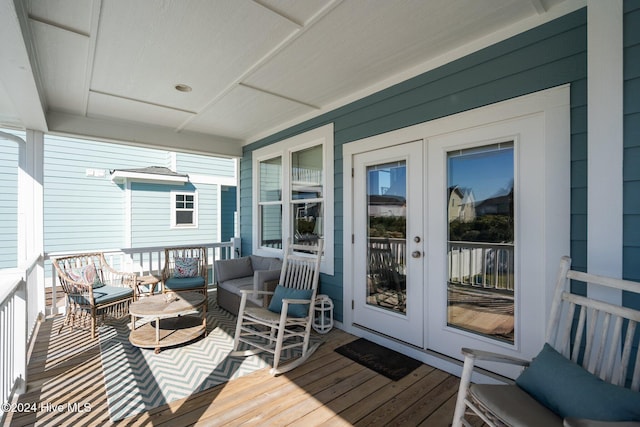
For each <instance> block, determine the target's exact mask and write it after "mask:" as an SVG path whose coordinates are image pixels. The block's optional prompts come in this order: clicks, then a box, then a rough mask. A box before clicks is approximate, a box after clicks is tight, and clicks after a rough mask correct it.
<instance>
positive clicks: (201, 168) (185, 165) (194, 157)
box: [176, 153, 235, 178]
mask: <svg viewBox="0 0 640 427" xmlns="http://www.w3.org/2000/svg"><path fill="white" fill-rule="evenodd" d="M234 164H235V160H233V159H223V158H221V157H211V156H202V155H198V154H187V153H177V154H176V169H177V171H178V172H180V173H186V174H190V173H194V174H199V175H215V176H219V177H225V178H232V177H234V171H235V167H234Z"/></svg>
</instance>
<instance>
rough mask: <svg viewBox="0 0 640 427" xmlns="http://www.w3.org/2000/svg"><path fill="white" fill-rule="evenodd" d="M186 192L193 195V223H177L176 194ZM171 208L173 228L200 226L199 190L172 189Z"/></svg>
mask: <svg viewBox="0 0 640 427" xmlns="http://www.w3.org/2000/svg"><path fill="white" fill-rule="evenodd" d="M179 194H184V195H188V196H193V224H176V196H177V195H179ZM169 203H170V205H169V206H170V209H171V226H170V228H171V229H181V230H182V229H185V228H198V191H171V195H170V200H169Z"/></svg>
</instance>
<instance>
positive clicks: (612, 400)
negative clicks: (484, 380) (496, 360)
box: [516, 344, 640, 421]
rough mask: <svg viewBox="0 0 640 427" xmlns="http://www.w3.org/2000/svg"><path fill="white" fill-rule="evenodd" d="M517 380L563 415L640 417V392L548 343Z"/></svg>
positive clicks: (608, 418) (601, 418)
mask: <svg viewBox="0 0 640 427" xmlns="http://www.w3.org/2000/svg"><path fill="white" fill-rule="evenodd" d="M516 384H517V385H518V386H519V387H520V388H522V389H523V390H524V391H526V392H527V393H529V394H530V395H531V396H532V397H533V398H535V399H536V400H537V401H538V402H540V403H542V404H543V405H544V406H546V407H547V408H549V409H551V410H552V411H553V412H555V413H556V414H558V415H560V416H561V417H562V418H566V417H574V418H588V419H591V420H599V421H640V393H639V392H637V391H632V390H630V389H627V388H624V387H619V386H616V385H613V384H609V383H606V382H604V381H602V380H601V379H600V378H598V377H596V376H595V375H592V374H591V373H590V372H588V371H587V370H585V369H583V368H582V367H581V366H580V365H577V364H575V363H573V362H572V361H570V360H568V359H566V358H565V357H564V356H562V355H561V354H560V353H558V352H557V351H556V350H554V349H553V347H551V346H550V345H549V344H545V345H544V348H543V349H542V351H541V352H540V353H539V354H538V356H536V358H535V359H533V361H532V362H531V365H530V366H529V368H527V369H525V370H524V372H523V373H522V374H521V375H520V376H519V377H518V378H517V379H516Z"/></svg>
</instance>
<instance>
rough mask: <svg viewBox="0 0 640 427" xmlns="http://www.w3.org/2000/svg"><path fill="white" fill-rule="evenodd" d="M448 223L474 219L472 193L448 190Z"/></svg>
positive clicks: (474, 209)
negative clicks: (455, 220) (456, 220)
mask: <svg viewBox="0 0 640 427" xmlns="http://www.w3.org/2000/svg"><path fill="white" fill-rule="evenodd" d="M448 213H449V222H451V221H453V220H454V219H458V220H460V221H462V222H468V221H473V220H474V219H476V201H475V198H474V196H473V191H472V190H470V189H468V188H460V187H455V188H452V189H450V190H449V209H448Z"/></svg>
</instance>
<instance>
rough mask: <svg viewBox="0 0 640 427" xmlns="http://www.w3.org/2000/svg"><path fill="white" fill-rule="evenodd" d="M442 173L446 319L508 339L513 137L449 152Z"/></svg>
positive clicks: (511, 298) (511, 294) (511, 319)
mask: <svg viewBox="0 0 640 427" xmlns="http://www.w3.org/2000/svg"><path fill="white" fill-rule="evenodd" d="M447 174H448V190H449V193H448V208H447V212H448V259H449V272H448V283H447V290H448V292H447V323H448V325H449V326H453V327H457V328H460V329H464V330H467V331H471V332H474V333H477V334H479V335H483V336H487V337H490V338H494V339H497V340H500V341H506V342H509V343H513V342H514V274H513V267H514V257H513V253H514V245H513V236H514V225H513V221H514V213H513V197H514V194H513V142H507V143H500V144H494V145H490V146H485V147H479V148H473V149H469V150H461V151H455V152H450V153H448V160H447Z"/></svg>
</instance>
